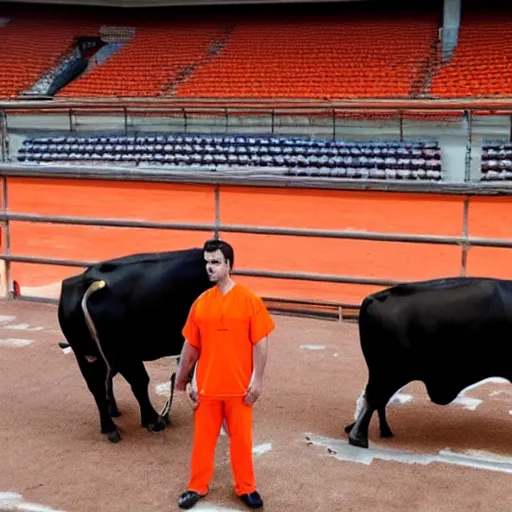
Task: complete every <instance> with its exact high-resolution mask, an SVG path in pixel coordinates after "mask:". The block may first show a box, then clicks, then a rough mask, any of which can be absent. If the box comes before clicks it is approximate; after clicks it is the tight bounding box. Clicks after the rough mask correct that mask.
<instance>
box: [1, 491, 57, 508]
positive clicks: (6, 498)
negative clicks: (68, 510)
mask: <svg viewBox="0 0 512 512" xmlns="http://www.w3.org/2000/svg"><path fill="white" fill-rule="evenodd" d="M0 510H8V511H13V512H14V511H18V512H64V511H62V510H56V509H54V508H52V507H47V506H45V505H39V504H38V503H30V502H28V501H23V496H22V495H21V494H19V493H17V492H0Z"/></svg>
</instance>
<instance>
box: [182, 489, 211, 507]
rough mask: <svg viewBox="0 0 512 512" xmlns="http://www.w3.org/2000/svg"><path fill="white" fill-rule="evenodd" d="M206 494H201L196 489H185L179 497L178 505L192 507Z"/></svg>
mask: <svg viewBox="0 0 512 512" xmlns="http://www.w3.org/2000/svg"><path fill="white" fill-rule="evenodd" d="M205 496H206V494H199V493H197V492H195V491H185V492H184V493H182V494H181V496H180V497H179V498H178V507H180V508H184V509H189V508H192V507H193V506H194V505H195V504H196V503H197V502H198V501H199V500H200V499H201V498H204V497H205Z"/></svg>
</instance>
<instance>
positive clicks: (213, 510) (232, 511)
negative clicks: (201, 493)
mask: <svg viewBox="0 0 512 512" xmlns="http://www.w3.org/2000/svg"><path fill="white" fill-rule="evenodd" d="M205 499H208V498H205ZM192 510H194V511H195V512H201V511H204V512H243V511H242V509H241V508H228V507H221V506H220V505H213V504H210V503H202V502H201V501H200V502H199V503H198V504H197V505H196V506H195V507H194V508H193V509H192Z"/></svg>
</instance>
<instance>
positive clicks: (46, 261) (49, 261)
mask: <svg viewBox="0 0 512 512" xmlns="http://www.w3.org/2000/svg"><path fill="white" fill-rule="evenodd" d="M0 260H5V261H10V262H18V263H32V264H39V265H57V266H64V267H83V268H85V267H89V266H91V265H95V264H96V263H99V261H75V260H64V259H56V258H39V257H36V256H16V255H12V254H11V255H7V254H2V255H0ZM233 275H239V276H247V277H268V278H272V279H292V280H300V281H320V282H325V283H346V284H367V285H377V286H381V285H382V286H388V285H393V284H399V283H401V282H402V281H396V280H392V279H374V278H366V277H351V276H337V275H330V274H316V273H303V274H301V273H296V272H277V271H266V270H248V269H247V270H234V271H233Z"/></svg>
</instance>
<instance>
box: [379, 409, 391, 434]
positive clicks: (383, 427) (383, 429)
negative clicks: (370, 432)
mask: <svg viewBox="0 0 512 512" xmlns="http://www.w3.org/2000/svg"><path fill="white" fill-rule="evenodd" d="M377 412H378V413H379V423H380V437H393V432H392V431H391V428H390V427H389V424H388V420H387V418H386V406H385V405H381V406H380V407H379V408H378V409H377Z"/></svg>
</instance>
